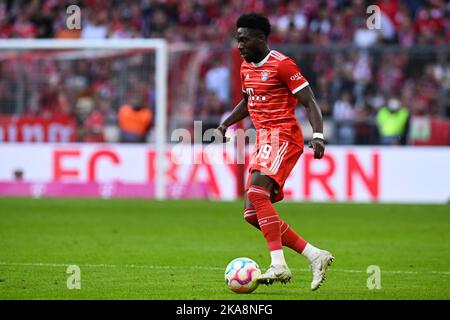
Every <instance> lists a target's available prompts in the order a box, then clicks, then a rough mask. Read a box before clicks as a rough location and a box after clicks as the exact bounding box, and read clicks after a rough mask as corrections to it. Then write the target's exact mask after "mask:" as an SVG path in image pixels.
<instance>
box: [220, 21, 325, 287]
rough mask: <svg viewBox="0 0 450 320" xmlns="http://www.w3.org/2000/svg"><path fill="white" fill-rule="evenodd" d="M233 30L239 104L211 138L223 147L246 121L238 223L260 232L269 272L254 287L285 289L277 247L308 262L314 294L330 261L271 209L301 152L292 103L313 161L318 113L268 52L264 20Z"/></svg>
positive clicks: (319, 139)
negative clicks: (300, 111)
mask: <svg viewBox="0 0 450 320" xmlns="http://www.w3.org/2000/svg"><path fill="white" fill-rule="evenodd" d="M236 27H237V37H236V40H237V43H238V49H239V51H240V53H241V56H242V57H243V58H244V60H245V61H243V63H242V65H241V81H242V92H243V99H242V100H241V101H240V102H239V103H238V104H237V106H236V107H235V108H234V110H233V111H232V113H231V114H230V115H229V116H228V117H227V118H226V119H225V120H224V121H223V123H222V124H221V125H220V126H219V127H218V128H217V130H216V133H217V134H218V135H219V136H221V137H222V138H223V139H224V141H225V140H226V138H225V133H226V130H227V128H228V127H229V126H231V125H232V124H234V123H236V122H238V121H240V120H242V119H244V118H245V117H247V116H248V115H250V117H251V119H252V122H253V124H254V126H255V128H256V144H255V150H254V153H253V156H252V158H253V159H252V165H251V168H250V174H249V180H248V181H247V186H246V193H245V210H244V218H245V220H246V221H247V222H249V223H250V224H252V225H253V226H255V227H256V228H258V229H260V230H261V232H262V234H263V235H264V237H265V239H266V242H267V245H268V247H269V250H270V256H271V264H270V267H269V269H268V270H267V271H266V272H265V273H263V274H262V275H261V277H260V278H259V282H261V283H265V284H272V283H273V282H274V281H280V282H283V283H286V282H288V281H289V280H290V279H291V277H292V274H291V271H290V270H289V268H288V266H287V264H286V261H285V258H284V254H283V246H287V247H289V248H291V249H293V250H295V251H297V252H298V253H299V254H302V255H303V256H305V257H306V258H307V259H308V260H309V262H310V266H311V271H312V282H311V289H312V290H316V289H318V288H319V287H320V285H321V284H322V282H323V281H324V280H325V272H326V270H327V267H328V266H329V265H330V264H331V262H332V261H333V259H334V257H333V256H332V255H331V253H330V252H328V251H325V250H321V249H318V248H316V247H314V246H313V245H311V244H310V243H308V242H307V241H305V240H304V239H303V238H301V237H300V236H299V235H298V234H297V233H295V231H294V230H292V229H291V228H290V227H289V225H288V224H287V223H286V222H285V221H283V220H281V219H280V217H279V215H278V213H277V212H276V211H275V209H274V207H273V205H272V203H275V202H278V201H280V200H282V199H283V197H284V194H283V186H284V183H285V181H286V179H287V177H288V176H289V174H290V172H291V171H292V169H293V168H294V166H295V164H296V163H297V160H298V159H299V158H300V155H301V154H302V152H303V135H302V132H301V128H300V126H299V124H298V122H297V119H296V117H295V108H296V106H297V103H298V102H299V103H300V104H302V105H303V106H304V107H305V108H306V111H307V114H308V119H309V122H310V123H311V126H312V128H313V139H312V141H311V142H310V145H309V146H310V147H311V148H313V150H314V158H315V159H320V158H322V157H323V154H324V150H325V147H324V137H323V133H322V132H323V121H322V113H321V111H320V108H319V106H318V105H317V103H316V100H315V98H314V94H313V92H312V91H311V88H310V87H309V85H308V81H307V80H306V79H305V77H304V76H303V75H302V74H301V71H300V68H299V67H298V66H297V65H296V63H295V62H294V61H293V60H292V59H291V58H289V57H287V56H285V55H283V54H282V53H280V52H278V51H275V50H270V49H269V47H268V44H267V38H268V36H269V34H270V29H271V26H270V23H269V20H268V19H267V18H266V17H264V16H262V15H259V14H255V13H250V14H243V15H241V16H240V17H239V19H238V20H237V23H236Z"/></svg>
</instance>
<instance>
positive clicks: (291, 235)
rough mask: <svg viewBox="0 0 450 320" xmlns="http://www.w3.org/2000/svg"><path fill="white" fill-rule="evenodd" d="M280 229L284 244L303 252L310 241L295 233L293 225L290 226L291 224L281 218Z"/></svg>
mask: <svg viewBox="0 0 450 320" xmlns="http://www.w3.org/2000/svg"><path fill="white" fill-rule="evenodd" d="M280 231H281V240H282V241H283V246H287V247H289V248H291V249H292V250H295V251H297V252H298V253H300V254H301V253H302V252H303V250H304V249H305V247H306V245H307V244H308V242H306V240H305V239H303V238H302V237H300V236H299V235H298V234H297V233H295V231H294V230H292V229H291V227H289V225H288V224H287V223H286V222H284V221H283V220H281V226H280Z"/></svg>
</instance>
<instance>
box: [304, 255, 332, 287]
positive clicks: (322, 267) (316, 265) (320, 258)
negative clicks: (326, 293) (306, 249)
mask: <svg viewBox="0 0 450 320" xmlns="http://www.w3.org/2000/svg"><path fill="white" fill-rule="evenodd" d="M333 260H334V257H333V255H332V254H331V253H329V252H328V251H326V250H320V253H319V254H318V255H317V256H316V257H315V258H314V259H313V260H312V261H311V266H310V268H311V272H312V274H313V279H312V282H311V290H313V291H315V290H317V289H319V287H320V285H321V284H322V283H323V282H324V281H325V272H326V271H327V268H328V266H329V265H331V263H332V262H333Z"/></svg>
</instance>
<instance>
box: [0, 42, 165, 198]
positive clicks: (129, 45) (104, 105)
mask: <svg viewBox="0 0 450 320" xmlns="http://www.w3.org/2000/svg"><path fill="white" fill-rule="evenodd" d="M167 82H168V48H167V43H166V41H165V40H163V39H127V40H117V39H100V40H97V39H96V40H90V39H89V40H28V39H27V40H5V41H2V45H1V46H0V124H1V121H5V120H4V119H5V118H6V117H8V121H15V120H14V119H17V118H19V116H20V120H17V121H22V122H24V121H25V120H24V118H25V119H28V120H27V121H28V122H26V121H25V122H26V123H22V125H23V126H24V127H25V128H26V130H17V126H3V127H2V130H0V141H10V142H14V141H22V142H41V141H46V142H76V141H85V142H118V141H119V132H118V131H117V126H110V127H109V126H108V123H109V121H110V120H111V119H109V118H108V115H111V117H114V116H117V110H118V108H120V106H122V105H124V104H131V105H132V104H142V105H144V106H148V107H150V109H151V110H152V111H153V121H152V122H153V125H152V130H151V131H150V133H149V135H148V139H147V141H149V142H152V143H154V146H155V151H156V162H155V166H156V168H155V171H154V172H155V177H154V179H155V196H156V198H158V199H163V198H165V175H164V173H165V171H166V170H165V168H166V167H167V164H166V160H165V157H164V154H165V150H166V142H167ZM95 110H99V111H101V114H102V115H106V116H105V117H104V118H102V119H101V121H100V120H99V119H97V118H96V117H95V113H93V111H95ZM92 114H94V116H90V117H89V118H88V117H87V115H92ZM49 118H53V119H54V120H55V121H54V122H53V123H52V126H51V127H49V128H48V130H46V131H40V130H38V129H37V128H38V127H37V126H35V125H34V124H33V121H35V120H29V119H39V121H46V120H48V119H49ZM2 119H3V120H2ZM11 119H12V120H11ZM71 121H75V122H77V123H76V124H75V125H77V126H81V127H82V128H86V130H77V131H76V133H75V132H74V131H73V130H70V124H69V122H71ZM111 121H112V120H111ZM98 122H102V123H103V125H104V126H105V130H104V133H105V134H103V135H102V138H99V136H98V135H96V126H98V125H99V123H98ZM5 128H6V129H5ZM102 139H103V141H102Z"/></svg>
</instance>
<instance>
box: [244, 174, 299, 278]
mask: <svg viewBox="0 0 450 320" xmlns="http://www.w3.org/2000/svg"><path fill="white" fill-rule="evenodd" d="M276 185H277V184H276V182H275V181H274V180H273V179H272V178H270V177H269V176H267V175H264V174H261V172H260V171H253V172H252V174H251V183H250V187H249V189H248V191H247V196H248V199H249V200H250V202H251V203H252V205H253V207H254V208H255V213H256V217H257V219H258V226H259V228H260V230H261V232H262V234H263V236H264V238H265V239H266V242H267V246H268V247H269V250H270V257H271V264H270V267H269V269H268V270H267V271H266V272H265V273H264V274H262V275H261V277H260V281H261V282H264V283H267V284H270V283H273V282H274V281H281V282H284V283H286V282H287V281H289V280H290V279H291V276H292V274H291V272H290V270H289V268H288V267H287V264H286V260H285V259H284V253H283V245H282V241H281V230H280V218H279V216H278V213H277V212H276V210H275V208H274V207H273V205H272V202H271V194H272V193H273V190H274V188H275V186H276Z"/></svg>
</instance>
